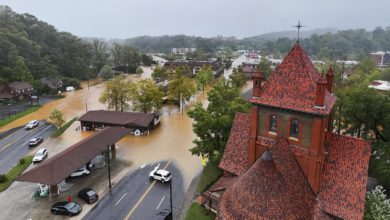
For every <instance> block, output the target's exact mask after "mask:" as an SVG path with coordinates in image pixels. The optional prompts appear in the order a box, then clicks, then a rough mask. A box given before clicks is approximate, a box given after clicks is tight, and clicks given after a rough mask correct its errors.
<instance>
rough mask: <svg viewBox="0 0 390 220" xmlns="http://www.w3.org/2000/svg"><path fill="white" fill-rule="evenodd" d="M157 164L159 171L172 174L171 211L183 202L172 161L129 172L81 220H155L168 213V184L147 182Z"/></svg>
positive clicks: (179, 183)
mask: <svg viewBox="0 0 390 220" xmlns="http://www.w3.org/2000/svg"><path fill="white" fill-rule="evenodd" d="M158 164H160V166H159V167H160V168H164V169H167V170H169V171H171V172H172V176H173V180H172V194H173V196H172V198H173V212H174V213H177V212H178V207H180V204H181V203H182V201H183V200H184V189H183V180H182V177H181V174H180V171H179V170H178V169H177V167H175V165H174V163H173V162H167V161H164V162H161V163H154V164H149V165H145V166H143V167H141V168H139V169H137V170H135V171H132V172H131V173H129V174H128V175H127V176H126V177H124V178H123V179H122V180H121V181H120V182H119V183H118V184H117V185H116V187H114V188H113V190H112V192H111V193H109V194H107V195H106V196H105V197H104V198H102V199H101V200H100V202H99V203H98V204H97V205H96V206H95V207H94V209H93V210H92V211H91V212H89V213H88V214H87V215H86V216H85V217H84V218H83V219H84V220H89V219H91V220H100V219H101V220H110V219H112V220H113V219H115V220H117V219H118V220H119V219H131V220H133V219H134V220H135V219H137V220H142V219H152V220H153V219H155V218H156V215H157V214H158V213H159V212H160V211H163V210H164V209H166V210H169V208H170V205H169V204H170V202H169V199H170V197H169V184H168V183H165V184H164V183H161V182H157V181H149V179H148V176H149V172H150V171H152V170H153V168H154V167H155V166H156V165H158Z"/></svg>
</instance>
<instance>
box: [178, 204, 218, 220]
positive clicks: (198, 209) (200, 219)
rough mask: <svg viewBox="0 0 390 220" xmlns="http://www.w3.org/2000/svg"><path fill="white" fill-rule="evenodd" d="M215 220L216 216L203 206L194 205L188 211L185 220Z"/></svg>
mask: <svg viewBox="0 0 390 220" xmlns="http://www.w3.org/2000/svg"><path fill="white" fill-rule="evenodd" d="M209 219H210V220H214V219H215V214H214V213H213V212H210V211H208V210H206V209H205V208H204V207H203V206H201V205H199V204H197V203H192V204H191V206H190V208H189V209H188V212H187V215H186V218H185V220H209Z"/></svg>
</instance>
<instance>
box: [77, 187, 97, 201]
mask: <svg viewBox="0 0 390 220" xmlns="http://www.w3.org/2000/svg"><path fill="white" fill-rule="evenodd" d="M77 196H78V197H79V198H80V199H82V200H84V201H85V202H86V203H88V204H92V203H94V202H96V201H97V200H98V199H99V195H98V194H97V193H96V192H95V190H93V189H91V188H85V189H82V190H80V191H79V193H78V194H77Z"/></svg>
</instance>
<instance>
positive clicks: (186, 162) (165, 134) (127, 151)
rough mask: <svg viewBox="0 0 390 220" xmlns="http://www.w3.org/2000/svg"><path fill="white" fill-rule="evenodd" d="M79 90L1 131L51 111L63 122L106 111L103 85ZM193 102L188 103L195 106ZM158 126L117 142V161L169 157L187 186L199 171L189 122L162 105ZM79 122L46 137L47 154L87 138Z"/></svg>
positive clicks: (138, 163) (148, 71)
mask: <svg viewBox="0 0 390 220" xmlns="http://www.w3.org/2000/svg"><path fill="white" fill-rule="evenodd" d="M144 69H145V70H144V74H146V75H144V74H142V75H141V78H148V76H150V74H151V71H152V70H151V69H150V68H149V67H146V68H144ZM130 78H131V79H132V80H138V79H139V78H140V77H139V76H131V77H130ZM82 87H83V89H81V90H76V91H73V92H69V93H67V94H66V97H65V98H62V99H58V100H55V101H53V102H50V103H47V104H45V105H44V106H42V107H41V108H40V109H39V110H37V111H36V112H33V113H31V114H29V115H27V116H25V117H23V118H20V119H18V120H16V121H14V122H12V123H10V124H8V125H6V126H4V127H2V128H1V129H0V131H5V130H8V129H11V128H14V127H18V126H23V125H25V124H26V123H27V122H28V121H30V120H33V119H37V120H45V119H46V120H47V119H48V118H49V115H50V113H51V111H52V110H53V109H55V108H56V109H58V110H60V111H61V112H62V113H63V117H64V120H65V121H69V120H71V119H72V118H74V117H80V116H81V115H82V114H84V113H85V112H86V109H88V110H100V109H107V107H106V106H105V105H103V104H101V103H100V102H99V101H98V99H99V96H100V94H101V93H102V91H103V90H104V84H98V85H95V86H91V87H90V88H89V89H88V88H87V85H86V83H83V84H82ZM204 99H205V96H204V95H203V94H200V96H199V97H198V99H196V100H195V101H204ZM195 101H193V102H192V103H195ZM162 112H163V114H162V117H161V126H160V127H158V128H156V129H155V130H153V131H152V132H151V133H150V135H148V136H141V137H136V136H132V135H128V136H126V137H125V138H123V139H122V140H121V141H120V142H119V143H118V147H119V148H118V158H119V159H121V160H124V161H130V162H131V163H132V164H133V165H134V166H141V165H143V164H146V163H152V162H154V161H162V160H168V159H170V158H173V159H174V160H175V161H176V163H177V165H178V166H179V167H180V168H181V170H182V172H183V173H182V175H183V176H184V177H185V178H184V179H185V186H186V187H187V186H188V185H189V183H190V181H191V180H192V178H193V177H194V175H196V174H197V173H199V172H200V170H201V169H202V165H201V162H200V159H199V158H198V157H196V156H192V155H191V153H190V152H189V149H190V148H191V147H192V146H193V143H192V141H193V140H194V139H195V134H194V133H193V131H192V120H191V119H190V118H188V117H187V115H186V114H184V115H183V116H182V115H181V114H180V113H179V112H178V108H177V107H176V106H166V107H164V108H163V110H162ZM79 125H80V123H79V122H77V121H76V122H75V123H73V125H72V126H71V127H70V128H69V129H67V130H66V131H65V132H64V133H63V135H62V136H60V137H58V138H55V139H54V138H50V139H49V140H47V141H46V142H45V145H46V146H47V148H48V150H49V151H50V152H51V155H53V154H55V153H58V152H60V151H62V150H63V149H65V148H67V147H69V146H71V145H72V144H74V143H76V142H78V141H80V140H82V139H84V138H85V137H88V136H89V135H91V134H92V133H93V132H92V131H91V132H88V131H76V127H77V126H79Z"/></svg>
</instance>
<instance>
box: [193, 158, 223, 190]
mask: <svg viewBox="0 0 390 220" xmlns="http://www.w3.org/2000/svg"><path fill="white" fill-rule="evenodd" d="M221 175H222V170H221V169H219V168H218V165H217V164H215V163H211V162H208V163H207V165H206V166H205V167H204V169H203V173H202V177H201V178H200V181H199V185H198V188H197V192H198V193H202V192H204V191H206V189H207V188H209V187H210V186H211V185H212V184H213V183H215V181H217V180H218V179H219V177H221Z"/></svg>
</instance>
